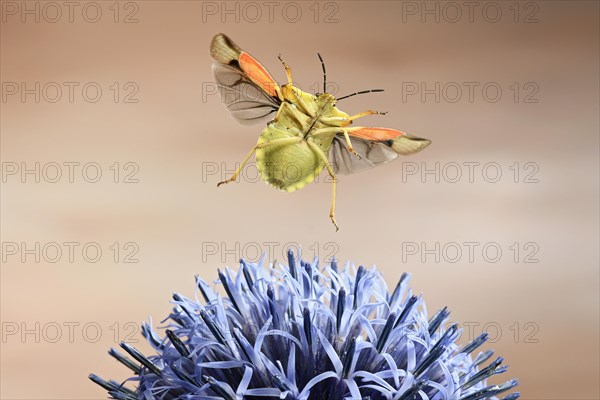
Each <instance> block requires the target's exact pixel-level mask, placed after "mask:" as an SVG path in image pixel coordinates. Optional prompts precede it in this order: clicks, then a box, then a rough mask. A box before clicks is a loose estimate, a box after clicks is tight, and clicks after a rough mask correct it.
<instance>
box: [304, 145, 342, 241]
mask: <svg viewBox="0 0 600 400" xmlns="http://www.w3.org/2000/svg"><path fill="white" fill-rule="evenodd" d="M307 143H308V145H309V146H310V147H311V148H312V149H313V151H314V152H315V153H317V155H318V156H319V158H320V159H321V160H322V161H323V162H325V168H327V172H329V176H331V179H332V183H331V190H332V194H331V208H330V209H329V218H331V222H332V223H333V225H334V226H335V231H336V232H337V231H339V230H340V227H339V226H338V224H337V222H336V221H335V193H336V186H337V177H336V176H335V172H334V171H333V167H332V166H331V163H330V162H329V159H328V158H327V156H326V155H325V153H323V150H321V148H320V147H319V146H317V145H316V144H315V143H313V142H311V141H308V142H307Z"/></svg>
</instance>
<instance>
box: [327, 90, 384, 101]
mask: <svg viewBox="0 0 600 400" xmlns="http://www.w3.org/2000/svg"><path fill="white" fill-rule="evenodd" d="M378 92H383V89H370V90H361V91H360V92H354V93H352V94H348V95H346V96H342V97H338V98H337V101H340V100H344V99H347V98H348V97H352V96H356V95H357V94H365V93H378Z"/></svg>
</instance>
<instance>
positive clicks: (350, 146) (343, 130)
mask: <svg viewBox="0 0 600 400" xmlns="http://www.w3.org/2000/svg"><path fill="white" fill-rule="evenodd" d="M342 132H343V133H344V137H345V138H346V145H347V146H348V151H350V153H352V154H354V155H355V156H356V157H358V159H359V160H362V156H361V155H360V154H358V153H357V152H356V150H354V147H353V146H352V142H351V141H350V135H348V131H347V130H345V129H342Z"/></svg>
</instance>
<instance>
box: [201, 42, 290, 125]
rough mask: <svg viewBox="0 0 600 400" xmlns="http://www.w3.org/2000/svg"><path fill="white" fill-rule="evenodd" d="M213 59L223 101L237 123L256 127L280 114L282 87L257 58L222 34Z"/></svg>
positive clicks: (214, 46) (212, 47)
mask: <svg viewBox="0 0 600 400" xmlns="http://www.w3.org/2000/svg"><path fill="white" fill-rule="evenodd" d="M210 55H211V56H212V58H213V59H214V60H215V61H216V62H215V63H214V64H213V67H212V69H213V74H214V76H215V80H216V81H217V84H218V87H219V91H220V93H221V99H222V100H223V102H224V103H225V104H226V105H227V108H228V109H229V111H230V112H231V114H232V115H233V117H234V118H235V119H236V120H238V121H239V122H240V123H242V124H253V123H257V122H260V121H263V120H265V119H267V118H268V116H269V115H270V114H271V113H273V112H274V111H277V109H278V108H279V106H280V104H281V100H280V99H279V86H278V85H277V83H276V82H275V80H274V79H273V77H272V76H271V75H270V74H269V72H268V71H267V70H266V69H265V68H264V67H263V66H262V65H261V64H260V63H259V62H258V61H257V60H256V59H255V58H254V57H252V56H251V55H250V54H248V53H246V52H245V51H243V50H242V49H241V48H240V47H239V46H238V45H236V44H235V43H234V42H233V41H232V40H231V39H230V38H229V37H227V36H226V35H224V34H222V33H219V34H217V35H215V37H214V38H213V39H212V42H211V44H210Z"/></svg>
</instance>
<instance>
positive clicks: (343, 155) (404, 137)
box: [329, 127, 431, 174]
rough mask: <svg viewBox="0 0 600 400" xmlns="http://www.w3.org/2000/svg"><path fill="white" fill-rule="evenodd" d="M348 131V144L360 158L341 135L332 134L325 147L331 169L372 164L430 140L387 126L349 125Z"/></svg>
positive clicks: (414, 150) (412, 150) (357, 168)
mask: <svg viewBox="0 0 600 400" xmlns="http://www.w3.org/2000/svg"><path fill="white" fill-rule="evenodd" d="M348 134H349V135H350V140H351V142H352V146H353V147H354V149H355V150H356V151H357V152H358V153H359V154H360V155H361V156H362V158H358V157H356V156H355V155H353V154H351V153H350V151H349V150H348V147H347V145H346V139H345V138H344V135H341V134H338V135H336V137H335V138H334V140H333V144H332V146H331V150H330V151H329V160H330V161H331V163H332V164H333V167H334V170H335V171H336V172H338V173H341V174H351V173H354V172H358V171H362V170H365V169H369V168H372V167H376V166H378V165H382V164H385V163H387V162H390V161H392V160H395V159H396V158H398V155H403V156H406V155H411V154H414V153H417V152H419V151H421V150H423V149H424V148H425V147H427V146H429V145H430V144H431V141H430V140H428V139H422V138H419V137H416V136H412V135H409V134H406V133H404V132H401V131H397V130H395V129H390V128H372V127H371V128H349V129H348Z"/></svg>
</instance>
